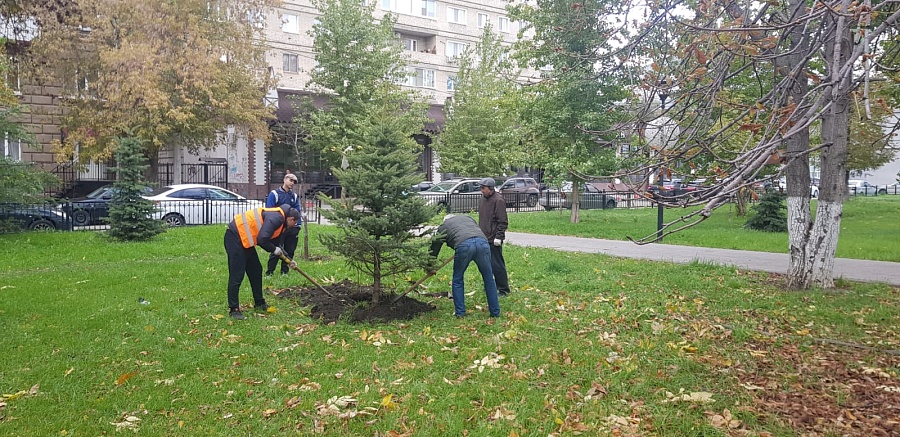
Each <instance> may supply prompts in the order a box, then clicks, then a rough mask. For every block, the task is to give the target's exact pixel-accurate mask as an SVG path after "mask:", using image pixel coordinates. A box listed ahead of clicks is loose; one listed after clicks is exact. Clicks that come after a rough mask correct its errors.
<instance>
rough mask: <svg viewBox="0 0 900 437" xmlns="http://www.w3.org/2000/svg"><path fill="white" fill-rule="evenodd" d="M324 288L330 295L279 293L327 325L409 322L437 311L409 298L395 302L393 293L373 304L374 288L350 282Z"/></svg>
mask: <svg viewBox="0 0 900 437" xmlns="http://www.w3.org/2000/svg"><path fill="white" fill-rule="evenodd" d="M322 287H323V288H325V290H327V291H328V293H331V296H329V295H328V294H326V293H325V292H323V291H322V290H320V289H319V288H317V287H314V286H312V287H293V288H286V289H284V290H280V291H279V292H278V293H277V294H278V296H280V297H283V298H288V299H295V300H297V301H298V302H300V304H301V305H304V306H308V307H310V308H311V310H310V316H311V317H313V318H315V319H319V320H321V321H322V322H324V323H331V322H336V321H338V320H339V319H342V318H343V319H345V320H347V321H350V322H354V323H358V322H372V323H386V322H392V321H394V320H410V319H412V318H414V317H416V316H418V315H420V314H425V313H428V312H431V311H434V310H435V309H436V307H435V306H434V305H432V304H430V303H426V302H422V301H419V300H416V299H413V298H411V297H409V295H407V296H403V297H401V298H400V299H399V300H397V302H396V303H394V302H393V300H394V297H395V296H394V295H391V294H390V293H384V294H383V295H382V297H381V302H379V304H378V305H372V287H369V286H365V285H359V284H354V283H352V282H350V281H347V280H344V281H343V282H340V283H336V284H330V285H323V286H322Z"/></svg>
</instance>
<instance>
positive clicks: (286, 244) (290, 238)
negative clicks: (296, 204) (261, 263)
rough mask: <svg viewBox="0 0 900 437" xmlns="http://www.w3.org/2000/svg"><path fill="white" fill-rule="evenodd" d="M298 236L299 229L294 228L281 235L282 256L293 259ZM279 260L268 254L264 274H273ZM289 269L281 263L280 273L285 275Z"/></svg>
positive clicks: (285, 264) (284, 263)
mask: <svg viewBox="0 0 900 437" xmlns="http://www.w3.org/2000/svg"><path fill="white" fill-rule="evenodd" d="M299 236H300V227H299V226H294V227H293V228H290V229H288V230H286V231H284V233H283V234H281V249H282V250H284V254H285V255H287V257H288V258H290V259H294V252H296V251H297V240H298V239H299ZM280 259H281V258H279V257H277V256H275V255H272V254H269V264H268V265H267V266H266V274H267V275H271V274H272V273H275V267H277V266H278V260H280ZM290 269H291V268H290V267H289V266H288V264H287V263H286V262H284V261H281V273H282V274H285V275H286V274H287V272H288V270H290Z"/></svg>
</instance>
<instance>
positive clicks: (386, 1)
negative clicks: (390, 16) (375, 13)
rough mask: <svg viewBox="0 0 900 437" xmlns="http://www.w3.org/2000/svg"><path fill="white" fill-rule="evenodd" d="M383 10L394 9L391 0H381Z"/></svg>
mask: <svg viewBox="0 0 900 437" xmlns="http://www.w3.org/2000/svg"><path fill="white" fill-rule="evenodd" d="M381 10H382V11H391V10H393V8H392V6H391V0H381Z"/></svg>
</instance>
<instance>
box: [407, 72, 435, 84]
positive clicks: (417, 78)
mask: <svg viewBox="0 0 900 437" xmlns="http://www.w3.org/2000/svg"><path fill="white" fill-rule="evenodd" d="M406 84H407V85H409V86H417V87H423V88H434V70H429V69H425V68H411V69H410V70H409V76H408V78H407V80H406Z"/></svg>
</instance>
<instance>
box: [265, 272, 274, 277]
mask: <svg viewBox="0 0 900 437" xmlns="http://www.w3.org/2000/svg"><path fill="white" fill-rule="evenodd" d="M272 273H275V272H266V276H272Z"/></svg>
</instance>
